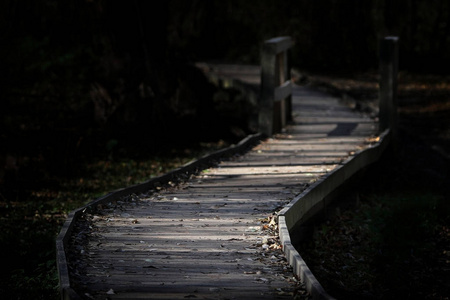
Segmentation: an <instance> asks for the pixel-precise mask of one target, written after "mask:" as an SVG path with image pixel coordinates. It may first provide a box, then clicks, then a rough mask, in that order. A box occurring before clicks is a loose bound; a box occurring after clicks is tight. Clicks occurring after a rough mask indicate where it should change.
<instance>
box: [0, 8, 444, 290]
mask: <svg viewBox="0 0 450 300" xmlns="http://www.w3.org/2000/svg"><path fill="white" fill-rule="evenodd" d="M449 20H450V2H449V1H446V0H427V1H425V0H404V1H392V0H367V1H361V0H343V1H338V0H315V1H310V0H284V1H270V0H258V1H255V0H248V1H247V0H246V1H239V0H228V1H225V0H221V1H220V0H191V1H187V0H167V1H144V0H132V1H106V0H65V1H57V0H21V1H14V0H2V1H0V29H1V30H0V209H1V211H0V217H1V218H0V221H1V222H0V226H1V227H0V229H1V231H2V232H1V234H0V242H1V244H2V247H1V251H0V258H1V259H3V260H4V261H2V267H3V266H5V271H4V272H3V274H2V277H1V278H0V281H1V282H2V284H0V293H1V294H2V295H6V297H7V298H8V296H11V295H17V294H20V295H22V296H23V297H25V298H27V297H29V296H31V295H33V297H34V298H36V297H35V296H36V293H37V294H40V295H41V298H42V299H49V298H51V297H52V296H55V292H56V289H55V285H57V280H56V271H55V261H54V248H53V247H54V237H55V234H56V233H57V232H58V231H59V228H60V225H61V224H62V222H63V221H64V218H65V213H67V211H69V210H70V209H73V208H74V207H79V205H80V204H81V203H82V202H83V201H87V200H92V197H96V196H97V197H98V196H99V195H101V193H104V192H105V191H107V190H108V189H112V188H113V187H115V188H117V187H123V186H125V185H129V184H131V183H134V181H133V180H134V179H135V178H138V177H139V176H137V174H138V173H139V172H142V170H144V169H145V170H150V169H155V170H156V171H151V172H150V171H149V172H150V173H149V174H150V175H149V174H147V173H146V174H145V176H147V178H148V176H154V175H155V174H158V172H164V171H166V170H167V169H168V168H169V169H170V167H173V166H174V165H173V162H170V163H165V165H164V166H163V165H162V164H164V163H162V162H164V161H165V159H166V157H167V156H179V155H180V152H177V151H178V150H177V149H182V152H183V153H184V154H186V153H191V152H190V151H191V150H186V149H191V148H193V147H196V145H198V144H199V143H200V142H202V143H205V142H206V143H209V142H211V143H217V145H219V146H220V145H222V146H223V145H224V144H227V143H232V142H235V141H237V140H239V139H240V138H242V134H243V133H244V134H245V133H248V132H250V131H251V129H250V128H247V127H246V124H247V123H246V120H245V117H246V112H245V111H244V112H242V111H231V113H230V111H228V113H224V112H223V111H220V106H219V105H216V104H215V103H214V101H212V99H213V98H214V95H215V93H217V92H218V88H217V87H215V86H213V85H211V84H210V83H209V82H208V81H207V79H206V78H205V77H204V75H203V74H202V73H201V72H200V71H199V70H198V69H196V68H195V67H194V66H193V63H194V62H198V61H217V62H233V63H242V64H259V54H260V48H261V45H262V43H263V41H264V40H266V39H269V38H272V37H276V36H286V35H288V36H291V37H292V38H293V39H294V41H295V47H294V49H293V50H292V56H291V58H292V66H293V67H295V68H296V69H298V70H301V71H305V72H316V73H317V72H319V73H322V74H352V73H358V72H366V71H374V70H375V71H376V70H377V68H378V41H379V39H380V38H382V37H384V36H387V35H396V36H399V37H400V44H399V45H400V50H399V51H400V70H402V71H407V72H409V74H411V73H421V74H435V75H439V76H442V75H448V74H449V73H448V70H449V67H450V24H449V23H450V22H449ZM236 110H239V107H236ZM236 116H238V117H236ZM236 128H239V129H240V130H235V129H236ZM203 145H204V144H203ZM189 147H190V148H189ZM174 149H175V150H174ZM184 154H183V155H184ZM163 156H164V158H163ZM149 157H152V160H151V161H150V160H147V161H146V162H143V161H142V160H139V159H141V158H146V159H148V158H149ZM116 162H117V164H114V163H116ZM181 162H182V159H181V158H180V159H179V160H178V163H181ZM147 163H148V164H147ZM111 166H114V167H111ZM113 168H114V169H113ZM114 176H116V177H114ZM145 176H144V175H142V176H141V177H139V178H142V177H145ZM118 177H123V178H125V179H124V180H125V181H123V182H118V179H117V178H118ZM131 178H133V179H131ZM70 180H71V181H70ZM113 181H114V182H115V183H116V185H112V184H111V183H112V182H113ZM29 249H41V252H39V253H35V252H30V251H29ZM11 257H16V258H19V259H18V260H17V261H14V260H12V259H11ZM19 260H20V261H19ZM10 264H12V265H10ZM36 291H38V292H36ZM11 298H17V297H15V296H11Z"/></svg>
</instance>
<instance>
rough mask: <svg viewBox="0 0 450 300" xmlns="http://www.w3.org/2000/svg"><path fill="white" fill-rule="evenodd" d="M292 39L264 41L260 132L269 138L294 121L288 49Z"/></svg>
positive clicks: (282, 38) (281, 38)
mask: <svg viewBox="0 0 450 300" xmlns="http://www.w3.org/2000/svg"><path fill="white" fill-rule="evenodd" d="M292 46H293V42H292V39H291V38H290V37H287V36H286V37H276V38H272V39H270V40H267V41H265V42H264V44H263V47H262V51H261V95H260V102H259V109H260V110H259V131H260V132H261V133H263V134H265V135H266V136H271V135H272V134H274V133H277V132H280V131H281V129H282V128H283V127H284V126H286V124H287V122H288V121H290V120H291V118H292V100H291V95H292V83H291V76H290V71H289V61H288V50H289V49H290V48H291V47H292Z"/></svg>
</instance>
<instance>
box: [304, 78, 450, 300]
mask: <svg viewBox="0 0 450 300" xmlns="http://www.w3.org/2000/svg"><path fill="white" fill-rule="evenodd" d="M303 79H304V83H305V84H309V85H313V86H316V87H320V88H324V89H326V90H328V91H331V92H333V93H335V94H339V95H341V96H342V98H343V99H344V100H346V101H348V102H349V104H351V105H353V106H354V108H355V109H359V110H363V111H366V112H367V113H371V114H373V116H374V117H376V112H374V111H373V108H376V107H377V103H376V98H377V88H378V87H377V78H376V75H374V73H365V74H358V75H352V76H342V75H341V74H339V75H337V76H322V75H317V74H309V75H308V76H306V77H303ZM449 90H450V78H449V77H443V76H432V75H417V74H407V73H400V76H399V93H398V100H399V125H400V136H399V139H398V142H399V143H398V144H399V148H398V152H397V154H396V155H392V153H391V154H389V155H387V156H386V157H384V158H383V160H382V161H383V162H382V163H380V164H378V165H377V166H374V167H373V168H372V169H371V170H370V172H367V173H368V174H369V173H370V174H371V176H365V177H363V179H362V180H360V181H359V183H358V185H357V186H355V187H353V188H352V189H351V190H350V191H349V193H348V194H345V195H343V196H342V199H341V201H338V203H340V204H339V205H338V206H337V207H335V208H334V210H333V211H332V212H330V214H329V215H328V219H327V220H326V221H324V222H323V223H320V224H316V226H315V230H314V233H313V239H312V241H311V242H310V243H304V244H303V245H300V248H301V249H300V250H301V251H300V253H301V255H302V256H303V257H304V259H305V260H306V263H307V264H308V266H310V268H311V269H312V271H313V273H314V274H315V275H316V277H317V278H318V280H319V281H320V282H321V284H323V285H324V288H325V289H326V290H327V292H329V293H330V294H331V295H333V296H335V297H337V298H338V299H339V298H341V299H400V298H402V299H449V295H450V285H449V282H450V218H449V213H450V205H449V202H450V192H449V191H450V189H449V187H448V184H449V183H450V180H449V179H450V177H449V171H448V170H449V169H450V168H449V166H450V163H449V159H448V158H449V153H450V96H449V93H448V92H449ZM349 203H351V205H350V206H349V205H348V204H349Z"/></svg>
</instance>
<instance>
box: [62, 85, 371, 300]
mask: <svg viewBox="0 0 450 300" xmlns="http://www.w3.org/2000/svg"><path fill="white" fill-rule="evenodd" d="M293 114H294V116H293V119H294V121H293V123H292V124H291V125H289V126H288V127H287V128H286V130H285V131H284V132H283V133H282V134H278V135H276V136H274V137H272V138H269V139H267V140H265V141H262V142H261V143H260V144H259V145H257V146H256V147H254V148H253V149H251V150H250V151H248V152H247V153H246V154H244V155H241V156H234V157H232V158H231V159H227V160H224V161H222V162H220V163H218V164H217V165H216V166H215V167H212V168H209V169H205V170H203V171H202V172H200V174H197V175H191V176H190V178H189V180H187V181H186V182H183V183H180V184H172V186H169V187H167V188H159V189H156V190H152V191H148V192H147V193H145V194H142V195H130V196H129V197H126V198H124V199H122V200H121V201H116V202H115V203H111V204H110V205H104V206H103V207H101V209H100V210H98V211H97V212H96V213H91V214H88V213H85V214H84V215H83V218H81V219H80V220H79V221H77V224H76V226H75V229H74V231H73V233H72V238H71V241H70V242H69V249H68V257H69V270H70V277H71V285H72V287H73V288H74V289H75V290H76V291H77V293H78V294H79V295H81V296H82V297H86V298H87V299H88V298H95V299H104V298H105V296H106V297H108V298H111V299H124V298H127V299H130V298H135V299H136V298H142V299H143V298H146V299H186V298H200V299H290V298H292V296H293V295H294V293H295V289H296V287H297V284H296V282H295V280H293V277H294V275H293V273H292V269H291V268H290V267H289V266H288V265H287V263H286V259H285V258H284V255H283V253H282V250H281V249H280V246H279V244H278V238H277V235H276V224H275V222H274V221H275V219H276V218H274V216H275V215H276V212H277V211H279V210H280V209H281V208H283V207H284V206H285V205H286V204H288V203H289V202H290V201H291V200H292V199H293V198H294V197H295V196H296V195H298V194H299V193H300V192H302V191H303V190H304V189H305V188H306V187H308V186H309V185H310V184H311V183H313V182H315V181H316V180H317V179H319V178H321V177H323V176H325V175H326V174H327V173H329V172H330V171H332V170H333V169H334V168H336V167H337V166H339V165H340V164H341V163H342V162H343V161H344V160H345V159H347V158H348V157H349V156H351V155H353V154H354V153H355V152H356V151H358V150H361V149H362V148H364V147H366V146H367V144H368V140H369V138H370V137H371V136H372V135H374V134H375V133H376V124H375V123H374V122H373V121H372V120H371V119H370V118H367V117H365V116H363V115H359V114H357V113H355V112H352V111H351V110H350V109H349V108H347V107H346V106H344V105H343V104H341V103H339V101H338V99H336V98H333V97H331V96H329V95H327V94H324V93H321V92H317V91H313V90H310V89H308V88H304V87H298V86H297V87H295V89H294V94H293Z"/></svg>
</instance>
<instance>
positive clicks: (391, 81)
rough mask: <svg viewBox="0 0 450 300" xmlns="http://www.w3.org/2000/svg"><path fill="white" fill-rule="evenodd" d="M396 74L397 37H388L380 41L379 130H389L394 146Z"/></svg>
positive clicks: (395, 133)
mask: <svg viewBox="0 0 450 300" xmlns="http://www.w3.org/2000/svg"><path fill="white" fill-rule="evenodd" d="M397 74H398V37H395V36H388V37H385V38H383V39H382V40H381V41H380V91H379V93H380V95H379V100H380V104H379V130H380V132H383V131H384V130H386V129H389V130H390V131H391V135H392V137H393V142H394V144H395V140H396V139H397V131H398V118H397Z"/></svg>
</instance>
